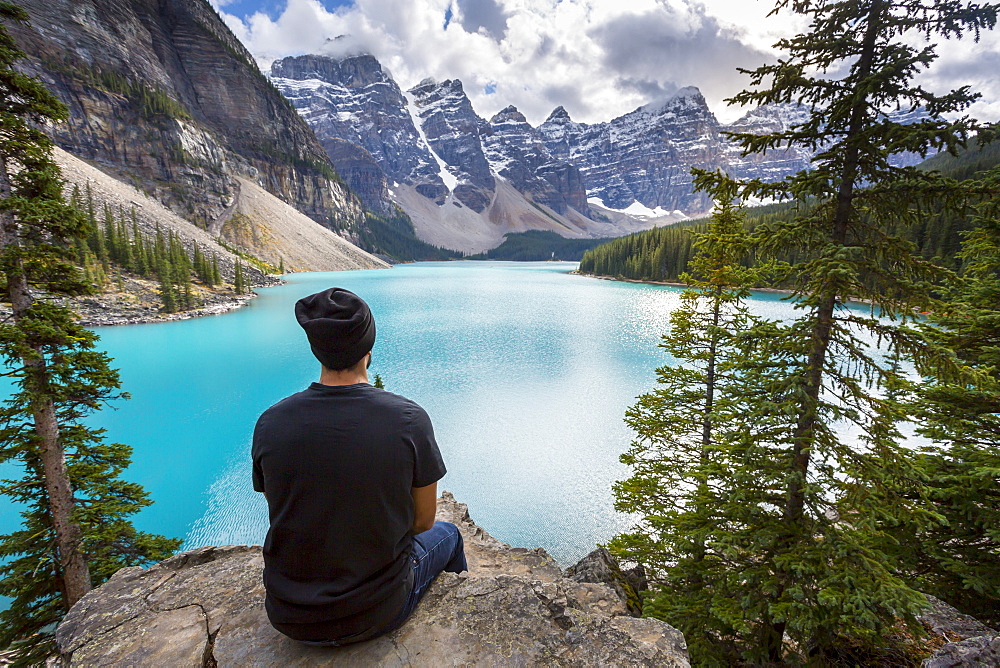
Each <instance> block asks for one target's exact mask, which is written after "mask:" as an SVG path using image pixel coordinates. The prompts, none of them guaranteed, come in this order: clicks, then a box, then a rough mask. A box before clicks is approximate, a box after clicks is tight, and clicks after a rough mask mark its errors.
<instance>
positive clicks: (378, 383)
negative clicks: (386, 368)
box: [372, 374, 385, 390]
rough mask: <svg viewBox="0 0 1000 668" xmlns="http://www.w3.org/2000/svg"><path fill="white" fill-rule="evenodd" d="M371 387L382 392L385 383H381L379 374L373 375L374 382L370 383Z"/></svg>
mask: <svg viewBox="0 0 1000 668" xmlns="http://www.w3.org/2000/svg"><path fill="white" fill-rule="evenodd" d="M372 386H373V387H377V388H378V389H380V390H384V389H385V383H383V382H382V376H380V375H379V374H375V378H374V380H373V382H372Z"/></svg>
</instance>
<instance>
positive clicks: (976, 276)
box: [887, 170, 1000, 625]
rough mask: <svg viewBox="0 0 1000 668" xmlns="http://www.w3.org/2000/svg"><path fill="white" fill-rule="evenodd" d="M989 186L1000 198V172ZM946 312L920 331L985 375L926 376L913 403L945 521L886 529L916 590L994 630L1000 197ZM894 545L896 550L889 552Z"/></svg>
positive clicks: (998, 576) (985, 209)
mask: <svg viewBox="0 0 1000 668" xmlns="http://www.w3.org/2000/svg"><path fill="white" fill-rule="evenodd" d="M982 186H983V189H984V190H992V191H994V192H1000V170H995V171H994V172H992V173H991V174H989V175H987V177H986V178H985V179H984V181H983V183H982ZM973 221H974V223H975V224H976V227H975V228H974V229H973V230H971V231H970V232H969V233H967V234H966V237H967V238H966V241H965V242H964V243H963V245H962V251H961V253H960V254H959V259H960V260H961V261H962V262H963V264H964V266H965V275H964V277H963V278H962V279H959V280H955V281H953V283H952V285H951V286H950V290H949V294H948V295H947V297H948V298H947V306H946V308H944V309H941V310H939V311H936V312H934V313H933V314H931V316H930V317H929V319H928V321H927V322H926V323H922V326H921V329H922V331H923V332H924V333H925V335H926V336H927V337H929V338H930V339H931V340H932V341H933V343H935V344H937V345H939V346H941V347H943V348H944V349H945V350H947V351H949V352H953V353H954V354H955V355H957V357H958V358H959V359H960V360H961V361H962V362H963V363H965V364H967V365H969V366H970V367H972V368H973V369H974V370H975V371H977V372H979V373H980V374H982V375H984V376H985V378H980V379H979V382H976V383H969V382H965V381H964V380H963V379H956V378H954V377H948V376H928V377H927V378H926V380H925V382H924V383H923V384H922V385H921V386H920V387H918V388H917V392H916V396H915V397H914V398H913V401H912V403H911V404H910V405H909V406H908V408H909V410H910V412H911V413H912V415H913V419H914V422H915V423H916V424H917V425H919V428H918V431H919V432H920V433H921V434H923V435H924V436H927V437H929V438H931V439H932V440H933V441H934V442H935V444H936V445H935V447H932V448H928V449H926V450H925V451H924V452H922V453H921V454H920V456H919V459H918V463H919V465H920V468H921V471H922V473H923V474H924V475H925V476H926V479H927V481H928V483H927V484H928V488H929V491H930V494H929V495H930V499H931V502H932V503H933V509H934V510H935V511H936V512H937V513H939V514H940V518H941V519H940V521H939V522H935V523H932V524H930V525H929V526H926V527H923V528H922V527H920V526H914V525H913V524H912V523H907V524H903V525H898V526H892V527H888V528H887V530H888V531H889V532H890V533H891V534H892V537H893V539H894V541H893V542H894V543H895V542H898V544H899V548H898V553H899V557H900V559H901V561H902V566H901V568H900V574H901V576H902V577H904V578H905V579H907V580H909V581H911V582H913V584H914V586H917V587H919V588H920V590H921V591H924V592H926V593H928V594H933V595H935V596H937V597H938V598H942V599H944V600H945V601H946V602H948V603H950V604H952V605H954V606H955V607H957V608H958V609H959V610H961V611H963V612H965V613H967V614H971V615H973V616H975V617H976V618H977V619H981V620H983V621H985V622H987V623H989V624H991V625H996V624H1000V560H998V559H997V554H1000V198H996V197H994V198H991V199H989V200H987V201H986V202H984V203H983V204H981V205H980V206H979V207H978V211H977V215H976V216H975V217H974V219H973ZM891 548H892V545H890V549H891Z"/></svg>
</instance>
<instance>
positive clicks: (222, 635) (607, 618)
mask: <svg viewBox="0 0 1000 668" xmlns="http://www.w3.org/2000/svg"><path fill="white" fill-rule="evenodd" d="M438 518H439V519H442V520H445V521H450V522H454V523H455V524H457V525H458V526H459V528H460V529H461V531H462V534H463V537H464V538H465V545H466V555H467V558H468V562H469V572H468V573H463V574H461V575H454V574H451V573H442V574H441V575H440V576H439V577H438V578H437V579H436V580H435V581H434V583H433V585H432V586H431V587H430V589H429V590H428V593H427V594H426V595H425V597H424V599H423V600H422V601H421V603H420V605H419V606H418V608H417V610H416V612H415V613H414V614H413V616H412V617H411V618H410V619H409V620H408V621H407V622H406V624H405V625H404V626H403V627H402V628H400V629H399V630H397V631H395V632H394V633H391V634H389V635H387V636H384V637H382V638H377V639H375V640H372V641H369V642H366V643H360V644H358V645H352V646H348V647H343V648H336V649H329V648H322V649H321V648H313V647H308V646H305V645H302V644H300V643H297V642H295V641H293V640H290V639H288V638H286V637H284V636H282V635H280V634H279V633H277V632H276V631H274V630H273V629H271V627H270V625H269V624H268V622H267V618H266V616H265V613H264V609H263V594H264V592H263V587H262V584H261V569H262V567H263V560H262V557H261V554H260V548H259V547H244V546H228V547H204V548H199V549H197V550H192V551H190V552H185V553H182V554H179V555H176V556H174V557H172V558H170V559H168V560H166V561H164V562H161V563H160V564H157V565H156V566H153V567H151V568H149V569H147V570H143V569H141V568H127V569H123V570H122V571H119V572H118V573H117V574H116V575H115V576H114V577H113V578H112V579H111V580H109V581H108V582H107V583H106V584H105V585H104V586H102V587H100V588H99V589H97V590H95V591H93V592H91V593H90V594H88V595H87V596H86V597H85V598H84V599H83V600H81V601H80V602H79V603H78V604H77V605H76V606H74V608H73V609H72V610H71V611H70V612H69V614H68V615H67V616H66V618H65V620H64V621H63V623H62V624H61V625H60V626H59V629H58V630H57V632H56V638H57V642H58V645H59V650H60V652H61V653H62V656H63V658H64V660H66V661H67V662H68V663H69V665H81V666H82V665H94V664H101V665H170V666H215V665H219V666H292V665H302V666H305V665H309V666H320V665H321V666H357V665H366V666H368V665H378V666H441V665H477V666H497V665H520V666H526V665H550V666H595V665H603V666H618V665H620V666H662V667H671V666H678V667H679V666H687V665H689V663H688V657H687V649H686V646H685V642H684V637H683V635H682V634H681V633H680V632H679V631H677V630H676V629H674V628H672V627H671V626H669V625H667V624H665V623H664V622H660V621H657V620H653V619H637V618H634V617H630V616H628V614H627V613H626V610H625V606H624V605H623V603H622V601H621V600H620V599H619V597H618V595H617V594H615V592H614V591H612V590H611V589H610V588H609V587H607V586H605V585H602V584H593V583H587V582H577V581H574V580H571V579H568V578H565V577H563V574H562V572H561V571H560V569H559V566H558V564H556V562H555V561H554V560H553V559H552V558H551V557H550V556H549V555H548V554H546V553H545V551H544V550H542V549H537V548H536V549H530V550H529V549H524V548H512V547H510V546H508V545H506V544H504V543H501V542H500V541H498V540H496V539H495V538H493V537H492V536H490V535H489V534H488V533H487V532H486V531H485V530H483V529H482V528H481V527H479V526H477V525H476V524H475V523H473V522H472V520H471V519H470V518H469V515H468V512H467V510H466V507H465V505H464V504H461V503H457V502H456V501H455V500H454V498H453V497H452V496H451V495H450V494H448V493H447V492H446V493H445V494H444V495H443V496H442V498H441V499H440V500H439V502H438Z"/></svg>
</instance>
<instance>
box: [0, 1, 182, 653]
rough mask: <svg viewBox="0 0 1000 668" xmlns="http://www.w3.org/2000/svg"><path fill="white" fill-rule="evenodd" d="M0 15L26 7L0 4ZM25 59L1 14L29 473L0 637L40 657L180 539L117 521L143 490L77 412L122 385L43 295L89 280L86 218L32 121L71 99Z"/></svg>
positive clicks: (7, 564) (1, 185)
mask: <svg viewBox="0 0 1000 668" xmlns="http://www.w3.org/2000/svg"><path fill="white" fill-rule="evenodd" d="M0 19H3V20H4V21H22V22H23V21H26V20H27V19H28V15H27V13H26V12H24V11H23V10H22V9H20V8H18V7H17V6H15V5H12V4H10V3H6V2H0ZM21 57H23V54H22V53H21V52H20V51H19V50H18V48H17V47H16V45H15V43H14V42H13V40H12V39H11V38H10V36H9V35H8V33H7V31H6V30H5V29H4V28H3V26H2V24H0V100H2V101H3V102H2V105H0V202H2V206H0V269H2V275H3V281H2V288H3V295H2V296H3V299H4V300H5V301H7V302H9V303H10V304H11V310H12V316H11V318H10V319H9V320H7V321H5V322H4V323H2V324H0V355H2V357H3V362H4V364H5V365H6V367H7V369H8V370H9V371H8V375H10V376H13V377H14V379H15V388H16V391H15V392H14V393H13V394H12V396H11V397H10V398H9V399H8V400H7V401H5V402H4V404H3V406H2V408H0V463H5V462H11V463H13V464H15V465H16V466H17V467H18V468H19V469H20V470H23V477H22V478H21V479H20V480H5V481H3V483H2V487H0V492H2V493H4V494H6V495H7V496H9V497H11V498H12V499H14V500H15V501H17V502H20V503H21V504H22V506H23V507H24V510H23V512H22V517H23V518H24V525H23V527H22V528H21V529H20V530H18V531H15V532H13V533H12V534H9V535H6V536H2V537H0V557H2V558H3V560H4V563H3V564H2V565H0V594H2V595H4V596H8V597H10V598H11V603H10V607H9V608H7V609H6V610H3V611H0V622H2V623H0V646H4V647H7V646H10V647H12V648H14V649H15V650H16V652H17V654H18V657H17V660H18V661H19V662H20V663H24V664H29V663H37V662H40V661H41V660H42V659H44V657H45V656H46V654H47V653H48V652H49V651H50V644H51V639H52V635H51V633H52V629H51V627H52V626H53V625H54V623H55V622H58V621H59V619H61V617H62V615H63V614H65V612H66V611H67V610H68V609H69V607H70V606H72V605H73V604H74V603H75V602H77V601H78V600H80V598H81V597H82V596H83V595H84V594H86V592H87V591H89V590H90V588H91V586H92V584H95V583H100V582H103V580H105V579H107V577H109V576H110V573H109V569H110V568H111V567H113V566H115V565H118V564H121V565H133V564H141V563H144V562H147V561H149V560H150V559H159V558H162V557H163V556H166V555H167V554H168V553H169V552H170V551H171V550H172V549H175V547H176V542H173V541H166V540H165V539H162V538H160V537H157V536H148V535H145V534H139V533H137V532H136V531H135V530H134V528H132V526H131V524H130V523H129V522H128V521H127V520H126V519H125V518H126V517H127V516H128V515H129V514H132V513H134V512H135V511H136V510H138V508H139V507H141V506H142V505H145V504H147V503H148V501H147V500H146V498H145V493H144V492H142V490H141V488H139V487H138V486H137V485H133V484H129V483H125V482H123V481H121V480H119V479H118V478H117V475H118V473H120V472H121V471H122V470H123V469H124V468H125V467H126V466H127V465H128V461H129V450H128V448H127V447H125V446H121V445H116V444H115V445H107V444H104V443H103V442H102V436H101V432H100V430H94V429H91V428H88V427H86V426H85V425H84V424H82V423H81V421H80V420H81V418H82V417H83V416H84V415H86V414H87V413H89V412H92V411H94V410H98V409H99V408H100V407H101V406H102V405H103V404H104V403H106V402H108V401H110V400H113V399H114V398H116V397H119V396H121V395H120V392H119V390H118V387H119V386H118V374H117V373H116V372H115V371H113V370H112V369H111V368H110V367H109V364H108V358H107V356H106V355H105V354H104V353H101V352H98V351H96V350H95V342H96V340H97V336H96V335H95V334H94V333H93V332H90V331H88V330H86V329H84V328H83V327H81V326H80V325H78V324H77V321H76V319H75V317H74V316H73V313H72V312H71V311H70V310H69V309H68V308H67V307H65V306H63V305H61V304H60V302H59V301H58V300H57V299H52V298H50V296H56V297H58V296H71V295H78V294H85V293H86V292H87V291H88V289H89V286H88V285H87V284H86V283H85V282H84V281H83V280H81V279H82V278H83V277H82V275H81V272H80V271H79V270H78V269H77V268H76V267H75V266H74V264H73V261H74V260H75V259H76V257H75V256H76V254H77V241H78V240H79V239H84V238H86V237H87V236H88V234H89V233H90V232H91V231H92V229H93V228H91V227H89V219H90V217H89V216H87V215H83V214H82V213H81V212H80V211H79V210H78V209H76V208H74V207H72V206H70V205H68V204H67V203H66V202H65V201H64V199H63V194H62V187H63V185H62V180H61V178H60V174H59V169H58V166H57V165H56V164H55V162H54V161H53V159H52V156H51V146H52V145H51V142H50V141H49V139H48V138H47V137H46V136H45V135H44V134H43V133H42V132H41V131H40V130H38V129H37V128H38V126H40V125H43V124H44V123H47V122H54V121H59V120H61V119H64V118H65V117H66V110H65V107H63V106H62V105H61V104H60V103H59V102H58V100H56V99H55V97H54V96H52V94H51V93H49V92H48V91H47V90H46V89H45V88H44V87H43V86H42V85H41V83H40V82H38V81H37V80H35V79H32V78H30V77H28V76H26V75H24V74H22V73H20V72H18V71H17V70H15V69H14V67H13V65H14V63H15V61H17V60H18V59H19V58H21ZM88 194H89V193H88ZM36 290H38V292H36ZM77 495H78V496H77ZM78 499H85V500H86V503H80V502H79V501H78Z"/></svg>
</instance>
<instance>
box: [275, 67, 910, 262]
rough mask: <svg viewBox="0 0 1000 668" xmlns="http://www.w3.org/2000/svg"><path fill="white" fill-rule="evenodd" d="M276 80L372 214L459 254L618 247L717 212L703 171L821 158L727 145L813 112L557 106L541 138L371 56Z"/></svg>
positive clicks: (700, 102)
mask: <svg viewBox="0 0 1000 668" xmlns="http://www.w3.org/2000/svg"><path fill="white" fill-rule="evenodd" d="M271 80H272V82H273V83H274V85H275V86H277V88H278V89H279V90H281V92H282V93H284V94H285V96H286V97H287V98H288V99H289V100H291V102H292V104H293V105H294V106H295V108H296V109H297V110H298V111H299V113H300V114H301V115H302V116H303V118H305V119H306V121H307V122H308V123H309V125H311V126H312V128H313V130H314V131H315V132H316V134H317V136H318V137H319V139H320V141H321V142H322V143H323V146H324V147H325V148H326V149H327V152H328V153H329V155H330V157H331V159H332V160H333V163H334V165H335V166H336V167H337V169H338V170H339V171H340V173H341V174H342V175H343V176H344V178H345V179H346V180H347V181H348V183H349V184H350V185H351V187H352V188H353V189H354V190H355V191H356V192H358V194H359V195H360V196H361V198H362V199H363V200H364V201H365V203H366V204H368V206H369V207H371V208H374V209H375V210H389V209H391V208H394V207H395V206H397V205H398V206H400V207H402V208H403V210H405V211H406V212H407V213H408V214H410V216H411V218H412V219H413V221H414V225H415V228H416V230H417V233H418V235H419V236H420V237H421V238H422V239H424V240H425V241H428V242H430V243H435V244H437V245H444V246H446V247H449V248H456V249H460V250H482V249H483V248H488V247H491V245H497V244H499V243H500V241H501V240H502V236H503V234H504V233H506V232H509V231H522V230H525V229H551V230H553V231H556V232H558V233H559V234H562V235H563V236H567V237H578V236H582V237H594V236H616V235H620V234H625V233H628V232H632V231H636V230H639V229H646V228H649V227H652V226H653V225H656V224H665V223H669V222H673V221H675V220H679V219H683V218H685V217H688V216H695V215H700V214H704V213H706V212H707V211H708V210H709V209H710V208H711V204H712V203H711V200H710V198H709V197H708V196H707V195H706V194H704V193H696V192H694V190H693V187H692V177H691V174H690V170H691V168H692V167H700V168H703V169H709V170H714V169H722V170H724V171H726V172H728V173H730V174H731V175H733V176H736V177H741V178H760V179H763V180H767V181H773V180H778V179H781V178H784V177H785V176H787V175H789V174H793V173H795V172H798V171H800V170H802V169H805V168H807V167H808V166H809V161H810V159H811V157H812V154H811V153H810V152H809V151H807V150H805V149H801V148H792V149H789V148H778V149H774V150H771V151H768V152H767V153H766V154H763V155H761V154H754V155H750V156H743V155H742V152H741V149H740V147H739V146H738V145H737V144H735V143H734V142H733V141H732V140H731V139H730V138H729V137H728V136H726V134H725V133H726V132H727V131H728V132H748V133H755V134H761V133H769V132H774V131H779V130H787V129H788V128H790V127H793V126H795V125H797V124H800V123H802V122H804V121H805V120H806V119H807V116H808V114H807V112H806V110H805V109H803V108H801V107H799V106H797V105H791V104H781V105H767V106H763V107H760V108H758V109H754V110H752V111H750V112H748V113H747V114H746V115H745V116H743V117H742V118H741V119H739V120H738V121H736V122H735V123H733V124H731V125H728V126H727V125H723V124H721V123H720V122H719V121H718V119H717V118H716V117H715V114H713V113H712V111H711V110H710V109H709V108H708V105H707V104H706V102H705V98H704V97H703V96H702V94H701V92H700V91H699V90H698V89H697V88H694V87H688V88H682V89H681V90H679V91H677V92H676V93H675V94H673V95H671V96H669V97H667V98H665V99H662V100H658V101H655V102H652V103H650V104H646V105H643V106H641V107H639V108H637V109H635V110H634V111H631V112H629V113H627V114H624V115H622V116H619V117H618V118H615V119H613V120H610V121H607V122H604V123H594V124H587V123H577V122H574V121H573V120H572V119H571V118H570V115H569V114H568V113H567V112H566V110H565V109H564V108H563V107H557V108H556V109H555V110H553V111H552V113H551V114H550V115H549V117H548V118H547V119H546V120H545V122H544V123H542V124H541V125H540V126H538V127H537V128H536V127H533V126H532V125H531V124H530V123H528V121H527V119H525V117H524V115H523V114H521V113H520V112H519V111H518V110H517V109H516V108H515V107H513V106H510V107H507V108H506V109H503V110H502V111H500V112H499V113H497V114H496V115H495V116H493V118H491V119H490V120H489V121H487V120H485V119H484V118H482V117H480V116H479V115H478V114H477V113H476V111H475V109H473V107H472V103H471V102H470V100H469V98H468V96H467V95H466V94H465V91H464V89H463V87H462V82H461V81H458V80H457V79H449V80H446V81H441V82H436V81H433V80H431V79H425V80H424V81H421V82H420V83H419V84H417V85H416V86H414V87H413V88H411V89H410V90H408V91H406V93H405V94H404V93H403V92H402V91H401V90H400V89H399V86H398V85H397V84H396V83H395V82H394V81H393V80H392V78H391V76H390V75H389V74H388V73H387V72H385V71H384V70H383V69H382V67H381V65H379V63H378V61H377V60H376V59H375V58H374V57H372V56H368V55H362V56H354V57H350V58H345V59H343V60H335V59H332V58H329V57H326V56H298V57H290V58H284V59H281V60H278V61H275V63H274V64H273V65H272V68H271ZM899 117H900V118H901V119H905V121H904V122H915V121H917V120H920V118H921V117H922V116H921V114H920V112H915V113H913V112H911V113H910V114H909V115H908V116H907V115H904V114H899ZM901 162H904V163H909V164H912V162H913V161H911V160H909V159H908V158H906V157H905V156H904V157H903V158H902V160H901Z"/></svg>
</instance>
